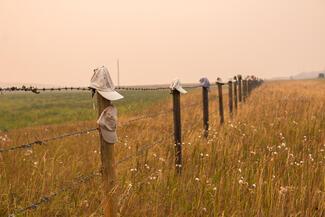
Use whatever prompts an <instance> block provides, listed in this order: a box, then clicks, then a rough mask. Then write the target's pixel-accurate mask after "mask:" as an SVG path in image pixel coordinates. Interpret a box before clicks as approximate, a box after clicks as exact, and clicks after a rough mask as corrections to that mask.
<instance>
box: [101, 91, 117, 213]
mask: <svg viewBox="0 0 325 217" xmlns="http://www.w3.org/2000/svg"><path fill="white" fill-rule="evenodd" d="M97 104H98V117H99V116H100V115H101V114H102V112H103V111H104V110H105V108H107V107H108V106H109V105H110V104H111V102H110V101H109V100H107V99H105V98H104V97H102V96H101V95H100V94H98V93H97ZM100 150H101V161H102V179H103V184H104V185H103V187H104V194H105V195H104V201H103V208H104V217H116V216H117V198H116V194H115V192H114V191H113V189H114V186H115V179H116V172H115V159H114V144H112V143H108V142H106V141H105V140H104V138H103V136H102V134H101V133H100Z"/></svg>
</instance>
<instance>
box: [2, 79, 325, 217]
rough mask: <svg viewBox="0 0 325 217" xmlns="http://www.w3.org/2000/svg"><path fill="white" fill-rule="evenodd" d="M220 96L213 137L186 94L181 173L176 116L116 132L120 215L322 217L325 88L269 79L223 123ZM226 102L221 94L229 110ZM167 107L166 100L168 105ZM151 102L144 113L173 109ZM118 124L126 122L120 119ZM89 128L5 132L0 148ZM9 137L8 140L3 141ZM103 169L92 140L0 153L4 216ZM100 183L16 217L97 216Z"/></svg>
mask: <svg viewBox="0 0 325 217" xmlns="http://www.w3.org/2000/svg"><path fill="white" fill-rule="evenodd" d="M215 92H216V90H215V89H214V90H213V93H212V94H210V102H211V104H210V119H211V123H210V125H211V130H210V136H209V138H208V139H205V138H204V137H203V136H202V130H203V123H202V114H201V113H202V109H201V104H198V105H197V106H192V107H186V106H185V105H189V104H192V103H200V102H201V92H200V91H195V92H193V93H191V94H189V95H187V96H184V97H182V105H183V107H182V120H183V142H184V144H183V158H184V162H183V163H184V165H183V174H182V176H177V175H176V174H175V170H174V147H173V137H172V126H173V125H172V113H170V114H168V115H166V116H163V115H161V116H159V117H156V118H153V119H147V120H143V121H139V122H134V123H132V124H130V125H127V126H121V127H120V129H119V137H120V142H119V143H118V144H116V149H117V151H116V160H117V161H119V160H120V159H123V158H124V157H126V156H129V155H132V154H135V153H136V150H140V149H141V147H143V145H148V144H149V145H150V144H154V143H157V142H158V141H159V143H158V144H157V145H156V146H154V148H152V149H150V150H149V151H147V152H144V153H145V154H143V155H141V156H138V157H133V158H132V159H131V160H129V161H126V162H123V163H121V164H119V165H118V166H117V171H118V180H117V186H116V191H117V192H118V195H119V198H116V200H118V203H119V212H120V214H121V216H139V217H140V216H141V217H143V216H153V217H158V216H159V217H160V216H161V217H163V216H177V217H181V216H193V217H194V216H195V217H196V216H243V217H244V216H245V217H246V216H280V217H281V216H325V176H324V174H325V173H324V172H325V151H324V150H325V82H322V81H296V82H294V81H287V82H270V83H265V84H264V85H263V86H261V87H260V88H258V89H257V90H255V91H253V93H252V95H251V96H250V97H249V98H248V100H247V102H246V103H245V104H240V106H239V110H238V112H237V114H236V115H234V117H233V119H230V117H229V115H228V112H227V111H228V110H227V109H225V114H226V115H227V116H226V118H225V120H226V123H225V125H224V126H222V127H220V126H219V118H218V110H217V103H216V95H215ZM226 100H227V97H225V107H226V105H227V104H226V102H227V101H226ZM170 101H171V100H170ZM170 101H168V102H161V103H157V104H156V105H155V106H152V107H150V108H148V110H146V111H145V114H151V113H155V112H157V111H162V110H167V109H169V108H171V102H170ZM120 119H121V121H123V120H126V119H127V118H126V117H121V118H120ZM92 126H95V123H94V122H82V123H75V124H69V125H64V126H62V125H56V126H46V127H34V128H30V129H20V130H15V131H11V132H9V133H6V134H5V133H1V134H0V136H1V138H5V139H4V140H6V141H1V143H0V144H1V146H7V145H13V144H21V143H24V142H26V141H33V140H34V139H35V138H44V137H49V136H52V135H59V134H60V133H63V132H67V131H68V132H69V131H75V130H78V129H83V128H88V127H92ZM5 135H7V137H5ZM99 167H100V153H99V141H98V135H97V133H90V134H89V135H83V136H78V137H72V138H67V139H64V140H60V141H56V142H51V143H49V144H47V145H44V147H43V146H40V147H37V146H36V147H35V148H33V149H31V150H21V151H16V152H10V153H4V154H2V155H0V189H1V191H0V216H6V215H8V213H12V212H14V210H15V209H18V208H20V207H25V206H26V205H29V204H30V203H31V202H33V201H37V200H38V199H39V198H40V197H41V196H42V195H48V194H50V193H51V192H56V191H57V190H58V189H60V188H61V187H62V186H65V185H67V184H69V183H70V182H69V181H71V180H72V179H73V178H74V177H76V176H78V175H80V174H87V173H89V172H92V171H95V170H97V169H99ZM101 194H102V186H101V182H100V178H99V177H98V178H96V179H94V180H91V181H90V182H87V183H85V184H82V185H78V186H77V187H75V188H73V189H71V190H69V191H66V192H63V193H61V194H59V195H58V196H57V197H55V199H53V200H52V201H51V202H49V203H47V204H44V205H41V206H40V207H39V208H38V209H36V210H33V211H31V212H27V213H25V214H23V215H21V216H93V217H95V216H101V215H102V209H101Z"/></svg>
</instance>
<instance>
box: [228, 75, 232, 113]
mask: <svg viewBox="0 0 325 217" xmlns="http://www.w3.org/2000/svg"><path fill="white" fill-rule="evenodd" d="M232 95H233V94H232V81H228V100H229V103H228V106H229V113H230V116H231V117H232V115H233V97H232Z"/></svg>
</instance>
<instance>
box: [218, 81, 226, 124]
mask: <svg viewBox="0 0 325 217" xmlns="http://www.w3.org/2000/svg"><path fill="white" fill-rule="evenodd" d="M217 85H218V98H219V116H220V124H221V125H222V124H223V123H224V122H225V118H224V113H223V95H222V85H223V83H222V82H221V79H219V78H218V80H217Z"/></svg>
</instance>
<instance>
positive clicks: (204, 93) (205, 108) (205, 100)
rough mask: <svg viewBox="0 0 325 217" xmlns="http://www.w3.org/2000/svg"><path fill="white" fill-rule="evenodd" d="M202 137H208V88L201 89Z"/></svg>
mask: <svg viewBox="0 0 325 217" xmlns="http://www.w3.org/2000/svg"><path fill="white" fill-rule="evenodd" d="M202 98H203V127H204V136H205V137H206V138H207V137H208V135H209V88H208V87H202Z"/></svg>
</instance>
